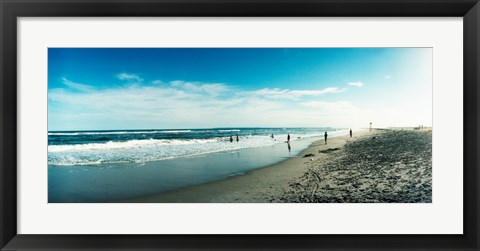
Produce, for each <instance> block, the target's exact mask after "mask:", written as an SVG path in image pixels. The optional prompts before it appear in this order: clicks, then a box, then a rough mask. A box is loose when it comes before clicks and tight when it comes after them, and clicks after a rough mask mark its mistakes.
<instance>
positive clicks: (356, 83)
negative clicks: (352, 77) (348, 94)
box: [347, 81, 365, 87]
mask: <svg viewBox="0 0 480 251" xmlns="http://www.w3.org/2000/svg"><path fill="white" fill-rule="evenodd" d="M347 85H350V86H356V87H362V86H364V85H365V84H364V83H363V82H360V81H357V82H348V83H347Z"/></svg>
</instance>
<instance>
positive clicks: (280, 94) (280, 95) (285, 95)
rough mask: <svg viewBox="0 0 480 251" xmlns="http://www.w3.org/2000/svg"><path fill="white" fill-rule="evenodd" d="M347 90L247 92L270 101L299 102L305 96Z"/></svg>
mask: <svg viewBox="0 0 480 251" xmlns="http://www.w3.org/2000/svg"><path fill="white" fill-rule="evenodd" d="M345 90H346V89H340V88H337V87H327V88H325V89H321V90H290V89H279V88H273V89H270V88H263V89H260V90H256V91H252V92H247V94H249V95H255V96H261V97H264V98H270V99H292V100H297V99H299V98H301V97H303V96H319V95H322V94H327V93H338V92H343V91H345Z"/></svg>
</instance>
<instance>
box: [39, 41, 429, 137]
mask: <svg viewBox="0 0 480 251" xmlns="http://www.w3.org/2000/svg"><path fill="white" fill-rule="evenodd" d="M369 122H372V123H373V126H376V127H390V126H417V125H425V126H431V125H432V49H431V48H337V49H333V48H251V49H246V48H222V49H221V48H211V49H206V48H145V49H140V48H129V49H127V48H49V49H48V127H49V128H48V129H49V131H61V130H118V129H162V128H218V127H327V126H330V127H342V128H361V127H368V124H369Z"/></svg>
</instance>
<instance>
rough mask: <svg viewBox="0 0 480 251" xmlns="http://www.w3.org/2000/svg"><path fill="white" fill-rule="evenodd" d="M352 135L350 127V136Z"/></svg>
mask: <svg viewBox="0 0 480 251" xmlns="http://www.w3.org/2000/svg"><path fill="white" fill-rule="evenodd" d="M351 137H352V129H350V138H351Z"/></svg>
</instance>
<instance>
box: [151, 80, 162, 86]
mask: <svg viewBox="0 0 480 251" xmlns="http://www.w3.org/2000/svg"><path fill="white" fill-rule="evenodd" d="M152 84H154V85H161V84H165V83H164V82H163V81H162V80H153V81H152Z"/></svg>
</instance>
